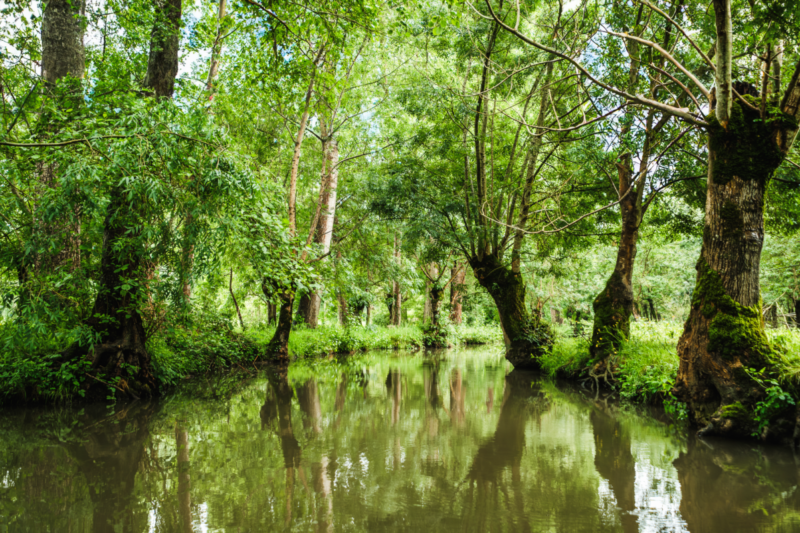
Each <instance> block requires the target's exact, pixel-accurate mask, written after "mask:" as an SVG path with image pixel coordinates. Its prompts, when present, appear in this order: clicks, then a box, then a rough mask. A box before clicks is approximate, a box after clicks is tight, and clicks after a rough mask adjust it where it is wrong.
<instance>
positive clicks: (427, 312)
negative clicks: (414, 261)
mask: <svg viewBox="0 0 800 533" xmlns="http://www.w3.org/2000/svg"><path fill="white" fill-rule="evenodd" d="M430 321H431V280H429V279H426V280H425V304H424V305H423V307H422V322H423V323H424V324H427V323H428V322H430Z"/></svg>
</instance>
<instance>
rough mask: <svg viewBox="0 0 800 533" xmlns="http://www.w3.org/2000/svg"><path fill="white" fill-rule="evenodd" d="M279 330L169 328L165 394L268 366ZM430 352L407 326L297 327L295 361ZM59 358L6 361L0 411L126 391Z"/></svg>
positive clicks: (479, 340)
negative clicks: (88, 390)
mask: <svg viewBox="0 0 800 533" xmlns="http://www.w3.org/2000/svg"><path fill="white" fill-rule="evenodd" d="M447 332H448V335H447V338H448V342H449V343H450V344H451V345H453V346H457V345H464V346H467V345H470V346H471V345H482V344H492V343H502V340H503V334H502V331H501V330H500V327H499V326H460V327H454V326H449V327H448V328H447ZM273 334H274V328H272V327H264V328H251V329H248V330H246V331H244V332H242V331H239V330H231V329H229V328H227V327H224V326H221V325H218V324H203V325H202V326H196V327H181V326H175V327H170V328H167V329H165V330H164V331H162V332H160V333H159V334H158V335H156V336H155V337H154V338H153V339H151V340H150V341H149V342H148V346H147V347H148V350H149V351H150V353H151V355H152V358H153V370H154V377H155V379H156V380H157V382H158V384H159V386H160V387H161V388H162V389H170V388H172V387H175V386H176V385H178V384H179V383H181V382H184V381H185V380H187V379H191V378H193V377H196V376H200V375H205V374H209V373H213V372H219V371H224V370H228V369H241V370H245V371H247V372H250V371H251V370H253V368H254V365H257V364H259V363H260V362H265V361H266V360H267V359H268V357H267V345H268V344H269V341H270V340H271V339H272V336H273ZM424 345H425V332H424V331H423V330H422V328H419V327H417V326H404V327H378V326H371V327H360V326H356V327H351V328H341V327H320V328H317V329H305V328H296V329H295V330H293V331H292V334H291V336H290V337H289V355H290V357H291V358H292V359H293V360H297V359H303V358H315V357H324V356H328V355H337V354H352V353H356V352H363V351H367V350H399V349H410V350H418V349H421V348H422V347H423V346H424ZM56 357H58V354H52V355H42V354H31V355H27V354H2V355H0V404H4V403H37V402H44V403H51V402H52V403H65V402H70V401H72V400H76V399H80V398H81V396H82V391H83V386H84V384H85V383H86V382H87V380H97V381H100V380H102V381H101V382H102V383H105V384H106V385H107V386H108V388H109V396H110V397H111V398H113V396H114V391H115V390H118V389H119V387H120V385H121V384H120V383H119V380H105V379H103V377H102V376H96V375H94V374H93V373H92V372H91V371H90V370H89V366H88V364H87V363H86V362H85V361H81V362H75V363H64V364H62V365H60V366H58V367H56V366H54V365H53V364H52V361H53V359H54V358H56Z"/></svg>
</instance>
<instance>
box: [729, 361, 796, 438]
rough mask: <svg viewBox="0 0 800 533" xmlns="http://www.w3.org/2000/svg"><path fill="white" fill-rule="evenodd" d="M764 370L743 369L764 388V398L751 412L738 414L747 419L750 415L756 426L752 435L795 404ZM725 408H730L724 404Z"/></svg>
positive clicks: (786, 392)
mask: <svg viewBox="0 0 800 533" xmlns="http://www.w3.org/2000/svg"><path fill="white" fill-rule="evenodd" d="M765 370H766V369H765V368H762V369H761V370H751V369H745V371H746V372H747V374H748V376H750V379H752V380H753V381H755V382H756V383H757V384H758V385H759V386H761V388H762V389H764V399H763V400H760V401H758V402H756V404H755V408H754V410H753V412H752V413H750V412H743V413H741V414H740V416H744V417H746V418H748V419H749V418H750V417H752V419H753V421H754V422H755V423H756V428H755V429H754V430H753V436H754V437H758V436H760V435H761V433H762V431H763V430H764V428H765V427H767V426H768V425H769V424H770V422H771V421H773V420H774V418H775V417H776V416H777V415H779V414H782V413H785V412H786V411H787V410H789V409H791V408H793V407H794V406H795V404H796V402H795V399H794V398H793V397H792V394H790V393H789V392H788V391H786V390H784V388H783V386H781V383H780V382H779V381H778V380H777V379H774V378H770V377H769V374H768V373H765ZM784 386H785V385H784ZM726 408H730V406H726Z"/></svg>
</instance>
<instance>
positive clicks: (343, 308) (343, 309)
mask: <svg viewBox="0 0 800 533" xmlns="http://www.w3.org/2000/svg"><path fill="white" fill-rule="evenodd" d="M336 300H337V301H338V302H339V325H340V326H342V327H344V328H346V327H347V325H348V323H349V313H348V312H347V298H345V297H344V293H343V292H342V291H341V289H337V291H336Z"/></svg>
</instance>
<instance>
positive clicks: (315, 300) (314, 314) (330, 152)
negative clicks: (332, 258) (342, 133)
mask: <svg viewBox="0 0 800 533" xmlns="http://www.w3.org/2000/svg"><path fill="white" fill-rule="evenodd" d="M322 151H323V154H324V158H323V159H324V164H323V169H322V177H321V181H320V194H319V200H318V203H317V214H316V217H317V218H318V221H317V220H315V221H314V222H313V223H312V226H313V225H316V231H315V235H314V242H315V243H317V244H319V245H320V248H321V253H322V254H327V253H329V252H330V250H331V242H332V240H333V227H334V222H335V220H336V189H337V188H338V186H339V145H338V143H337V141H336V139H333V138H330V139H326V140H325V141H323V143H322ZM321 304H322V298H321V297H320V295H319V293H317V292H312V293H309V294H305V295H303V297H302V298H301V299H300V303H299V307H298V309H297V315H298V318H299V319H300V320H301V321H302V322H304V323H305V324H307V325H308V327H310V328H312V329H313V328H316V327H317V325H318V323H319V311H320V306H321Z"/></svg>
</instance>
